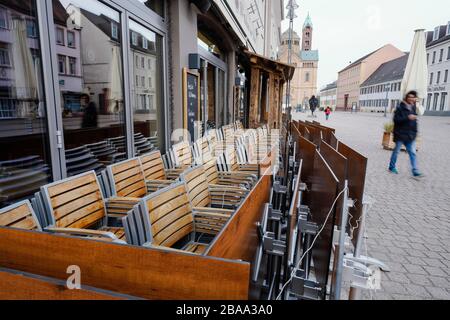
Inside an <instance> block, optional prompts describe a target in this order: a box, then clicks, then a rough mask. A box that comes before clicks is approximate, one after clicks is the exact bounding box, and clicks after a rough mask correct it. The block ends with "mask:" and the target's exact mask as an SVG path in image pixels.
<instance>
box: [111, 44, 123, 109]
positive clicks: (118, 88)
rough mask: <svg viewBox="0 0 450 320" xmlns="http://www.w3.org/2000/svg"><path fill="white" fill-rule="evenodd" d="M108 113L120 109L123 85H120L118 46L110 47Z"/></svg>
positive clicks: (120, 71)
mask: <svg viewBox="0 0 450 320" xmlns="http://www.w3.org/2000/svg"><path fill="white" fill-rule="evenodd" d="M110 81H111V82H110V85H111V88H110V95H109V110H108V111H109V113H110V114H116V113H120V112H121V111H122V105H123V87H122V83H123V82H122V81H123V78H122V58H121V54H120V47H119V46H113V47H112V56H111V74H110Z"/></svg>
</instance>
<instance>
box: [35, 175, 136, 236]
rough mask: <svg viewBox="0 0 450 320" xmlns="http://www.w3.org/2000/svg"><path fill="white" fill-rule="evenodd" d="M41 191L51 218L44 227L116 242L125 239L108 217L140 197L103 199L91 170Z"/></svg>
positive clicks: (122, 213)
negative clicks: (48, 223) (110, 224)
mask: <svg viewBox="0 0 450 320" xmlns="http://www.w3.org/2000/svg"><path fill="white" fill-rule="evenodd" d="M41 194H42V196H43V201H44V204H45V207H46V211H47V212H48V213H49V215H50V219H51V221H50V225H49V226H48V227H47V228H45V231H49V232H54V233H60V234H68V235H72V236H82V237H88V238H90V239H98V240H103V241H111V242H118V243H124V242H125V232H124V230H123V228H121V227H113V226H109V225H108V218H110V217H114V218H122V217H124V216H125V215H126V214H127V212H128V211H130V210H132V209H133V207H134V206H135V205H136V204H137V203H138V202H139V200H140V199H136V198H126V197H123V198H120V197H113V198H110V199H107V200H104V198H103V195H102V192H101V188H100V185H99V182H98V179H97V175H96V173H95V172H94V171H91V172H87V173H83V174H81V175H78V176H75V177H71V178H69V179H66V180H63V181H58V182H55V183H52V184H49V185H47V186H43V187H42V188H41Z"/></svg>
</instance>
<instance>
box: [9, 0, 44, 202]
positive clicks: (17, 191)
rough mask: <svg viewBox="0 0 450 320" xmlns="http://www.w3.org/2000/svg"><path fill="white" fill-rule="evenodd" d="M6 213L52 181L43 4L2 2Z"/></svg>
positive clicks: (34, 2) (27, 0) (32, 0)
mask: <svg viewBox="0 0 450 320" xmlns="http://www.w3.org/2000/svg"><path fill="white" fill-rule="evenodd" d="M0 15H1V23H0V28H1V29H0V50H1V59H0V208H1V207H5V206H7V205H10V204H12V203H14V202H17V201H19V200H22V199H24V198H26V197H27V196H29V195H31V194H33V193H35V192H36V191H38V190H39V188H40V186H42V185H44V184H46V183H48V182H50V181H51V179H52V172H51V166H50V163H51V160H50V159H51V156H50V148H49V142H48V139H47V138H48V134H47V132H48V128H47V112H46V102H45V101H46V100H45V95H44V86H43V83H44V81H43V70H42V54H41V44H40V41H39V39H38V35H39V29H38V26H37V23H36V22H37V4H36V1H34V0H22V1H3V0H2V1H0Z"/></svg>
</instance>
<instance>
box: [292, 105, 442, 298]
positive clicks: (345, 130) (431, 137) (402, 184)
mask: <svg viewBox="0 0 450 320" xmlns="http://www.w3.org/2000/svg"><path fill="white" fill-rule="evenodd" d="M389 117H390V116H389ZM294 118H295V119H296V118H300V119H303V120H305V119H307V120H311V118H308V117H307V116H306V114H295V115H294ZM316 121H319V122H321V123H323V124H324V125H328V126H330V127H333V128H335V129H336V131H337V132H336V133H337V136H338V138H339V139H340V140H341V141H342V142H344V143H346V144H348V145H349V146H351V147H352V148H354V149H355V150H357V151H358V152H360V153H362V154H363V155H365V156H366V157H368V159H369V164H368V172H367V178H366V194H367V195H369V196H370V197H371V198H373V200H374V203H373V205H372V207H371V209H370V212H369V214H368V219H367V241H366V243H367V251H368V255H369V256H371V257H374V258H377V259H380V260H381V261H383V262H385V263H386V264H388V266H389V267H390V268H391V269H392V272H389V273H383V278H382V289H381V290H378V291H374V292H367V291H366V292H364V294H363V298H364V299H376V300H386V299H389V300H391V299H393V300H396V299H401V300H404V299H446V300H448V299H450V118H444V117H421V118H420V120H419V121H420V124H419V125H420V135H421V140H422V142H421V144H420V146H419V148H420V149H419V152H418V160H419V166H420V169H421V171H422V172H423V173H424V174H425V177H424V178H423V179H422V180H420V181H417V180H415V179H413V178H411V169H410V164H409V158H408V156H407V154H406V153H402V154H401V155H400V156H399V161H398V169H399V171H400V174H399V175H398V176H396V175H392V174H391V173H389V172H388V170H387V169H388V163H389V159H390V156H391V152H390V151H386V150H383V148H382V147H381V140H382V134H383V124H384V123H385V122H387V121H389V118H384V116H383V114H373V113H359V114H353V115H352V114H350V113H339V112H337V113H333V114H332V117H331V119H330V121H328V123H327V122H326V121H325V116H324V115H323V113H322V114H319V115H318V118H317V119H316ZM364 251H365V250H363V253H365V252H364Z"/></svg>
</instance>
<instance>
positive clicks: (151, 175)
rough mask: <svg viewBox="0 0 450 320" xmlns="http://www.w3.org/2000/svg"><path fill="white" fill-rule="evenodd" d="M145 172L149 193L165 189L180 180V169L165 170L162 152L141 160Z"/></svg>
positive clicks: (156, 152) (152, 153) (145, 156)
mask: <svg viewBox="0 0 450 320" xmlns="http://www.w3.org/2000/svg"><path fill="white" fill-rule="evenodd" d="M139 160H140V161H141V165H142V170H143V172H144V178H145V183H146V184H147V193H152V192H155V191H157V190H159V189H163V188H165V187H167V186H169V185H171V184H172V183H174V182H175V181H176V180H178V179H179V177H180V174H181V173H182V172H183V171H182V170H180V169H165V168H164V162H163V159H162V157H161V152H160V151H158V150H157V151H153V152H151V153H149V154H146V155H144V156H141V157H140V158H139Z"/></svg>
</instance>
